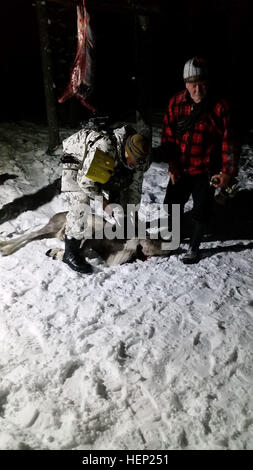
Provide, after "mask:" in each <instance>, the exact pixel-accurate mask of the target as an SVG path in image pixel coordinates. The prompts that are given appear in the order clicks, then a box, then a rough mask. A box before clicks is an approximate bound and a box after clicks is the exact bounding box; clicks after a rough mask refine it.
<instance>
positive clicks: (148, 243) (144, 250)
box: [0, 212, 168, 266]
mask: <svg viewBox="0 0 253 470" xmlns="http://www.w3.org/2000/svg"><path fill="white" fill-rule="evenodd" d="M66 216H67V212H59V213H57V214H55V215H54V216H53V217H52V218H51V219H50V220H49V222H48V223H47V224H46V225H45V226H44V227H42V228H41V229H39V230H36V231H33V232H30V233H27V234H24V235H21V236H20V237H18V238H16V239H12V240H8V241H0V252H1V253H2V254H3V255H5V256H7V255H10V254H12V253H14V252H15V251H17V250H19V249H20V248H22V247H24V246H25V245H26V244H27V243H29V242H31V241H33V240H40V239H43V238H58V239H60V240H64V235H65V224H66ZM105 223H106V221H105V220H104V219H102V218H101V217H99V216H97V215H92V214H91V215H89V218H88V225H89V226H91V227H92V229H93V230H94V228H95V226H96V228H97V227H98V226H100V228H101V229H103V226H104V224H105ZM90 250H93V251H95V252H96V253H97V254H98V255H99V256H100V257H101V258H102V259H103V260H104V261H105V262H106V264H107V266H113V265H117V264H123V263H127V262H130V261H133V260H134V259H142V260H145V259H146V257H149V256H155V255H165V254H168V251H167V252H166V251H164V250H162V249H161V240H151V239H149V238H147V239H144V240H142V239H138V238H134V239H131V240H119V239H114V240H107V239H95V238H92V239H90V240H86V241H85V243H84V245H83V253H84V255H85V256H89V251H90ZM63 254H64V250H62V249H60V248H54V249H52V250H49V251H48V252H47V255H48V256H50V257H52V258H53V259H62V257H63Z"/></svg>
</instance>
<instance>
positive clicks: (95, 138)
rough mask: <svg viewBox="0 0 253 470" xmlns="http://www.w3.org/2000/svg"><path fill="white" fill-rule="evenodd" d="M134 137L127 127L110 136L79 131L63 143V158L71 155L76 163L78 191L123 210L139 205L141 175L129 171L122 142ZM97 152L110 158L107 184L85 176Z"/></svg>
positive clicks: (139, 171) (105, 133) (116, 130)
mask: <svg viewBox="0 0 253 470" xmlns="http://www.w3.org/2000/svg"><path fill="white" fill-rule="evenodd" d="M133 133H135V131H134V129H132V128H131V127H129V126H123V127H121V128H118V129H114V130H113V131H112V133H110V134H109V133H108V132H106V131H99V132H98V131H94V130H89V129H88V130H87V129H81V130H80V131H78V132H77V133H75V134H73V135H72V136H70V137H68V138H67V139H65V140H64V141H63V150H64V154H65V155H66V154H70V155H72V156H73V157H74V158H75V159H76V160H77V161H78V163H79V168H78V171H77V183H78V186H79V188H80V189H79V188H78V189H79V190H82V191H84V192H85V193H86V194H87V196H88V197H89V198H91V199H94V198H95V197H96V196H100V195H105V196H106V197H107V199H108V200H109V202H112V203H117V204H120V205H121V206H122V207H123V208H124V209H125V208H126V205H127V204H139V203H140V200H141V192H142V182H143V174H144V171H146V170H147V167H148V163H147V166H146V168H143V170H139V169H138V170H135V169H130V168H129V167H128V166H127V164H126V160H125V142H126V139H127V137H128V136H129V135H131V134H133ZM97 148H99V149H100V150H103V151H104V152H105V153H107V154H109V155H110V156H111V157H113V159H114V161H115V169H114V173H113V174H112V176H111V178H110V179H109V181H108V182H107V183H105V184H101V183H97V182H95V181H93V180H91V179H89V178H87V177H86V176H85V175H86V173H87V171H88V169H89V167H90V164H91V162H92V160H93V157H94V154H95V151H96V149H97Z"/></svg>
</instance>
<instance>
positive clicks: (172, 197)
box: [164, 174, 215, 246]
mask: <svg viewBox="0 0 253 470" xmlns="http://www.w3.org/2000/svg"><path fill="white" fill-rule="evenodd" d="M214 192H215V189H214V188H213V187H212V186H210V183H209V178H208V175H207V174H203V175H192V176H189V175H187V176H183V177H181V178H180V179H179V180H178V181H177V182H176V183H175V184H172V183H171V181H169V184H168V187H167V190H166V195H165V199H164V204H168V213H169V214H171V212H172V204H180V211H181V232H182V226H183V224H182V222H183V213H184V206H185V204H186V202H187V201H188V200H189V197H190V195H192V198H193V210H192V218H193V220H194V221H195V227H194V229H193V234H192V237H191V241H190V244H191V245H196V246H197V245H199V244H200V241H201V238H202V236H203V232H204V228H205V224H206V222H208V221H209V219H210V217H211V215H212V206H213V200H214Z"/></svg>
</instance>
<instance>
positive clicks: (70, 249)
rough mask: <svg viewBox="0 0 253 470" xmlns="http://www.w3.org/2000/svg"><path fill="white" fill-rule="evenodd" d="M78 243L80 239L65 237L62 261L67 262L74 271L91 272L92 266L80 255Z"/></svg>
mask: <svg viewBox="0 0 253 470" xmlns="http://www.w3.org/2000/svg"><path fill="white" fill-rule="evenodd" d="M80 244H81V241H80V240H76V239H75V238H68V237H65V253H64V255H63V259H62V261H63V262H64V263H66V264H68V265H69V266H70V268H71V269H73V270H74V271H77V272H79V273H84V274H91V273H92V266H91V265H90V264H89V263H87V261H85V259H84V258H83V257H82V256H81V253H80Z"/></svg>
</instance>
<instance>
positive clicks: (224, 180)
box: [212, 173, 231, 188]
mask: <svg viewBox="0 0 253 470" xmlns="http://www.w3.org/2000/svg"><path fill="white" fill-rule="evenodd" d="M214 178H217V179H218V180H219V183H218V184H213V186H214V187H215V188H226V187H227V185H228V183H229V181H230V179H231V176H230V175H227V174H226V173H219V174H218V175H213V176H212V180H213V179H214Z"/></svg>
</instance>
